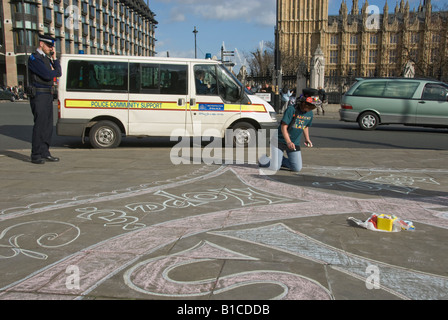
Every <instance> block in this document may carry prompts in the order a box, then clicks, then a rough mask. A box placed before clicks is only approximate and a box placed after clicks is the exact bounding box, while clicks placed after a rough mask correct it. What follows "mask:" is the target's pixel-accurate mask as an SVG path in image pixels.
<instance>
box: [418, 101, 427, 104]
mask: <svg viewBox="0 0 448 320" xmlns="http://www.w3.org/2000/svg"><path fill="white" fill-rule="evenodd" d="M418 103H421V104H425V103H426V102H425V101H419V102H418Z"/></svg>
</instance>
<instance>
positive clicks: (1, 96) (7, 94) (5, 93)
mask: <svg viewBox="0 0 448 320" xmlns="http://www.w3.org/2000/svg"><path fill="white" fill-rule="evenodd" d="M0 100H9V101H15V100H16V97H15V96H14V95H13V94H12V92H11V91H9V90H6V89H3V88H0Z"/></svg>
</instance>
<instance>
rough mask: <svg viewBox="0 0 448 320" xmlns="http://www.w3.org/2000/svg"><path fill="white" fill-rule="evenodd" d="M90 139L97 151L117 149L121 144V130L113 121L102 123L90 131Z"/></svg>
mask: <svg viewBox="0 0 448 320" xmlns="http://www.w3.org/2000/svg"><path fill="white" fill-rule="evenodd" d="M89 139H90V144H91V145H92V147H94V148H96V149H106V148H116V147H118V146H119V145H120V143H121V130H120V128H119V127H118V126H117V125H116V124H115V123H113V122H112V121H100V122H98V123H96V124H95V125H94V126H93V127H92V128H91V129H90V132H89Z"/></svg>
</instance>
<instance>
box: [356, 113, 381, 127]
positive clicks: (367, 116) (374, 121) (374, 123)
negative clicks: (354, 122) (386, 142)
mask: <svg viewBox="0 0 448 320" xmlns="http://www.w3.org/2000/svg"><path fill="white" fill-rule="evenodd" d="M379 122H380V118H379V117H378V115H376V114H375V113H373V112H370V111H369V112H364V113H363V114H362V115H361V116H360V117H359V119H358V124H359V127H360V128H361V129H362V130H375V129H376V127H378V124H379Z"/></svg>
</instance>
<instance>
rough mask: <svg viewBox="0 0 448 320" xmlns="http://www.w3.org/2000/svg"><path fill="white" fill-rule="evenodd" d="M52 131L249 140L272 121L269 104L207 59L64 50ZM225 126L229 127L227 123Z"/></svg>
mask: <svg viewBox="0 0 448 320" xmlns="http://www.w3.org/2000/svg"><path fill="white" fill-rule="evenodd" d="M61 67H62V77H61V79H60V81H59V87H58V111H59V117H58V121H57V134H58V135H60V136H75V137H81V138H82V139H83V140H84V138H85V137H88V138H89V141H90V143H91V145H92V146H93V147H94V148H115V147H117V146H119V145H120V143H121V140H122V137H123V136H134V137H149V136H158V137H163V136H165V137H167V136H168V137H169V136H172V134H173V132H174V131H175V130H177V132H179V129H181V130H182V132H184V133H185V136H190V137H194V136H203V135H206V136H213V137H218V138H223V139H224V138H225V139H226V141H227V137H226V134H229V132H231V133H232V139H233V140H232V141H233V143H234V145H236V146H245V145H250V144H251V143H253V141H255V139H256V134H255V132H257V130H260V129H276V128H277V126H278V123H277V119H276V113H275V111H274V109H273V107H272V106H271V105H270V104H269V103H267V102H266V101H265V100H263V99H261V98H259V97H257V96H255V95H252V94H250V93H249V92H248V91H245V89H244V86H243V85H242V84H241V83H240V82H239V81H238V80H237V79H236V77H234V75H233V74H232V73H231V72H229V71H228V70H227V69H226V68H225V67H224V66H223V65H222V64H221V63H220V62H218V61H215V60H211V59H180V58H156V57H124V56H99V55H69V54H67V55H62V56H61ZM229 129H230V130H229Z"/></svg>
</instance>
